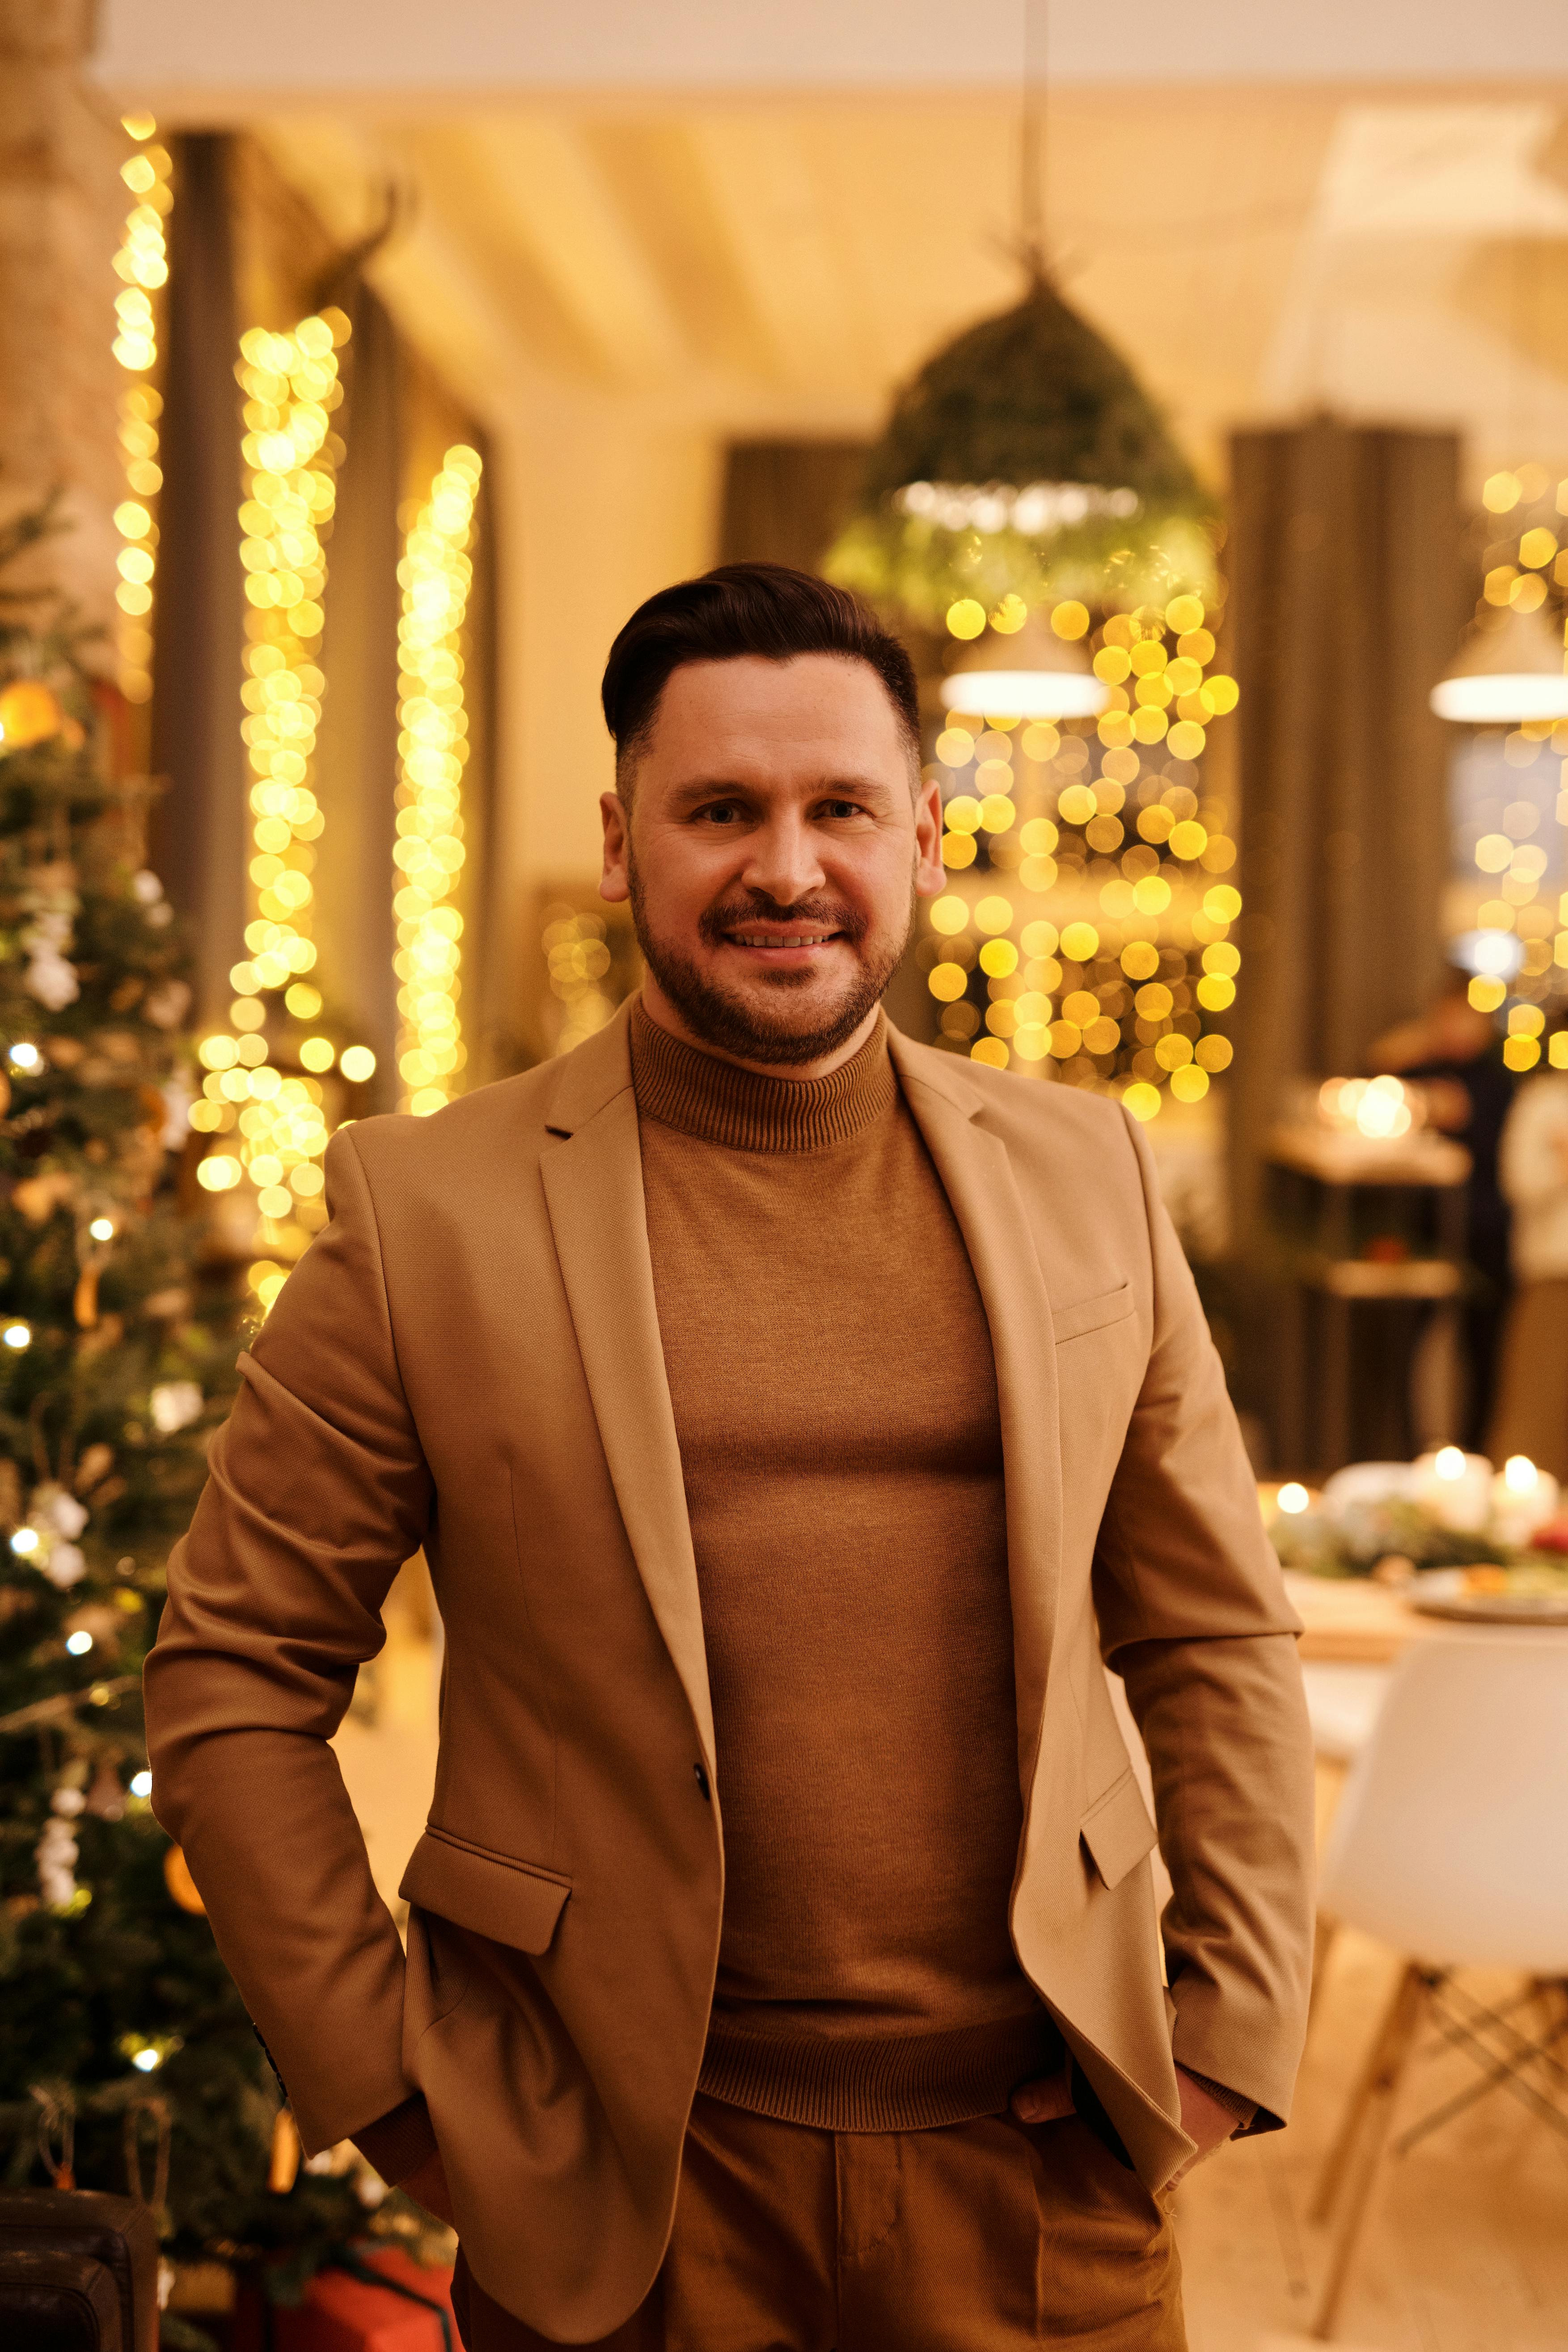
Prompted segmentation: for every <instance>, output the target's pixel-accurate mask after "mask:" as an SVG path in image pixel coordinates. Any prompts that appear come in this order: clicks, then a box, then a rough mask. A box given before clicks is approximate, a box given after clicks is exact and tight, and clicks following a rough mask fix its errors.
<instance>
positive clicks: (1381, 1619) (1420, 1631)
mask: <svg viewBox="0 0 1568 2352" xmlns="http://www.w3.org/2000/svg"><path fill="white" fill-rule="evenodd" d="M1285 1589H1286V1591H1287V1592H1288V1593H1289V1596H1290V1602H1291V1606H1292V1607H1293V1608H1294V1609H1295V1611H1296V1613H1297V1615H1298V1616H1299V1617H1300V1620H1301V1622H1302V1624H1303V1625H1304V1626H1305V1627H1306V1632H1305V1633H1303V1635H1302V1637H1301V1645H1300V1647H1301V1657H1302V1659H1303V1661H1307V1660H1311V1661H1313V1662H1315V1663H1317V1664H1321V1665H1357V1666H1387V1665H1392V1664H1393V1663H1394V1659H1395V1658H1397V1657H1398V1655H1399V1654H1400V1652H1401V1651H1402V1650H1404V1649H1405V1647H1406V1646H1407V1644H1408V1643H1411V1642H1419V1641H1426V1640H1427V1639H1428V1638H1429V1637H1430V1636H1431V1635H1432V1634H1434V1633H1458V1632H1460V1631H1466V1632H1468V1631H1469V1630H1470V1628H1469V1627H1468V1626H1464V1627H1461V1626H1460V1624H1459V1623H1458V1621H1457V1620H1455V1619H1454V1618H1451V1617H1429V1616H1427V1615H1426V1612H1425V1611H1423V1610H1420V1609H1413V1608H1412V1607H1411V1606H1410V1604H1409V1602H1408V1601H1406V1600H1405V1597H1404V1595H1403V1594H1402V1593H1400V1592H1398V1591H1395V1590H1394V1588H1393V1587H1392V1586H1390V1585H1386V1584H1374V1583H1373V1581H1372V1580H1371V1578H1370V1577H1338V1576H1309V1575H1307V1574H1306V1572H1305V1571H1304V1570H1300V1569H1289V1568H1288V1569H1287V1570H1286V1571H1285ZM1476 1629H1477V1630H1489V1631H1492V1632H1497V1631H1508V1632H1510V1633H1546V1634H1552V1635H1554V1636H1555V1638H1556V1639H1557V1640H1558V1641H1559V1642H1563V1643H1568V1628H1564V1627H1563V1626H1560V1625H1558V1626H1553V1625H1531V1624H1530V1623H1529V1622H1528V1621H1525V1620H1520V1621H1517V1622H1514V1623H1513V1624H1511V1625H1510V1626H1508V1627H1506V1628H1502V1627H1499V1626H1497V1625H1496V1624H1495V1623H1494V1624H1493V1625H1491V1626H1490V1627H1486V1626H1485V1625H1484V1624H1483V1622H1482V1621H1480V1620H1477V1621H1476Z"/></svg>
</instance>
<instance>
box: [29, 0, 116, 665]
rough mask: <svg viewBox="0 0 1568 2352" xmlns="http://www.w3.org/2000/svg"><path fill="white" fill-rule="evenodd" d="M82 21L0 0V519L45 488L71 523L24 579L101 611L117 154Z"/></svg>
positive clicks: (108, 589)
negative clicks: (60, 496) (90, 72)
mask: <svg viewBox="0 0 1568 2352" xmlns="http://www.w3.org/2000/svg"><path fill="white" fill-rule="evenodd" d="M91 18H92V9H91V5H90V0H0V519H4V518H5V517H8V516H10V515H12V514H14V513H16V511H17V509H20V508H25V507H28V506H33V505H36V504H37V502H38V501H39V499H42V498H43V497H45V496H46V495H47V493H48V491H49V490H50V489H52V488H56V487H57V486H58V488H60V489H61V490H62V491H63V492H64V494H65V509H66V513H67V515H68V519H69V520H70V523H71V525H72V528H71V529H70V530H67V531H65V532H63V533H62V534H61V535H60V536H59V537H58V538H56V539H54V540H52V541H48V542H47V543H46V544H45V545H44V546H42V547H40V548H38V549H37V550H36V551H34V553H33V555H32V556H31V557H30V558H29V559H28V560H29V563H30V565H31V567H32V573H33V576H34V577H36V578H38V579H40V580H44V581H47V582H48V583H50V584H56V585H59V586H62V587H65V588H67V589H68V591H69V592H70V593H71V594H72V595H73V596H74V597H75V598H76V599H77V601H78V602H79V604H80V606H81V607H82V609H83V612H84V613H85V614H86V615H87V616H88V617H89V618H91V619H93V620H95V621H102V622H104V623H106V624H107V623H109V622H110V619H111V616H112V614H113V609H114V607H113V595H114V586H115V570H114V559H115V554H116V551H117V548H118V544H119V542H118V540H117V538H116V535H115V531H114V527H113V523H112V520H111V518H112V515H113V511H114V509H115V506H116V505H117V503H118V502H119V500H120V499H122V498H123V497H124V495H125V488H124V475H123V472H122V470H121V457H120V450H119V446H118V442H117V439H116V423H117V419H116V408H115V404H116V400H117V397H118V394H119V393H120V391H121V386H122V385H123V383H124V382H125V378H124V376H123V374H122V373H121V369H120V368H119V367H118V366H117V365H116V363H115V362H114V359H113V357H112V355H111V352H110V345H111V343H112V341H113V337H114V327H115V321H114V297H115V294H116V293H117V291H118V290H119V280H118V279H117V278H115V276H114V273H113V270H112V268H111V267H110V262H111V257H112V256H113V254H114V251H115V249H116V247H117V246H118V243H119V239H120V228H121V222H122V221H123V218H124V215H125V212H126V209H127V205H128V204H129V201H130V199H129V197H128V194H127V192H126V189H125V187H124V186H123V184H122V183H121V178H120V166H121V163H122V161H123V160H124V158H125V156H126V154H127V152H129V151H128V144H127V142H126V139H125V136H124V134H123V132H122V131H121V128H120V123H119V121H118V118H117V116H116V114H115V112H114V110H113V109H112V106H111V105H110V102H109V100H106V99H104V98H102V97H101V96H100V95H99V94H98V93H96V92H94V91H92V90H90V89H89V88H88V87H87V85H86V84H85V82H84V79H83V77H82V64H83V60H84V58H85V56H86V53H87V49H88V47H89V39H90V33H91ZM104 663H105V667H110V647H109V643H108V641H107V640H106V642H105V646H104Z"/></svg>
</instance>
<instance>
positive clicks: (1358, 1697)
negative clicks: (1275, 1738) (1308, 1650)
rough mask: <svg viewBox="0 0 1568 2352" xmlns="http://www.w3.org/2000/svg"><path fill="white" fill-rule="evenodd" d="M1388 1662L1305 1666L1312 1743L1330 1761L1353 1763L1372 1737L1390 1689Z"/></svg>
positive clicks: (1308, 1664)
mask: <svg viewBox="0 0 1568 2352" xmlns="http://www.w3.org/2000/svg"><path fill="white" fill-rule="evenodd" d="M1388 1675H1389V1669H1388V1668H1387V1667H1386V1666H1366V1665H1353V1664H1347V1665H1338V1664H1319V1663H1318V1662H1317V1661H1316V1660H1314V1659H1310V1658H1309V1659H1308V1661H1307V1663H1306V1664H1304V1665H1303V1666H1302V1668H1301V1680H1302V1682H1303V1683H1304V1684H1305V1685H1306V1689H1307V1717H1308V1720H1309V1722H1310V1724H1311V1727H1312V1745H1313V1747H1314V1748H1316V1749H1317V1752H1318V1754H1319V1755H1320V1756H1321V1758H1322V1759H1323V1761H1324V1762H1325V1763H1327V1764H1353V1763H1354V1762H1355V1759H1356V1758H1357V1757H1358V1756H1359V1755H1360V1754H1361V1751H1362V1749H1363V1748H1364V1747H1365V1746H1366V1743H1367V1741H1368V1740H1369V1739H1370V1738H1371V1737H1372V1731H1373V1725H1374V1724H1375V1723H1376V1721H1377V1718H1378V1716H1379V1713H1380V1712H1381V1710H1382V1706H1383V1702H1384V1697H1385V1696H1386V1694H1387V1690H1388Z"/></svg>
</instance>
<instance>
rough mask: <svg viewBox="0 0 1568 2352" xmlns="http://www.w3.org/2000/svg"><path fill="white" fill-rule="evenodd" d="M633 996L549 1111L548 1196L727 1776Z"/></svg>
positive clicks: (675, 1655)
mask: <svg viewBox="0 0 1568 2352" xmlns="http://www.w3.org/2000/svg"><path fill="white" fill-rule="evenodd" d="M627 1020H628V1014H627V1012H626V1008H623V1009H622V1011H621V1013H619V1014H618V1015H617V1016H616V1019H615V1020H613V1021H611V1022H610V1023H609V1024H606V1026H605V1028H604V1029H602V1030H601V1031H600V1032H599V1033H598V1034H597V1035H596V1036H595V1037H592V1038H589V1039H588V1040H587V1041H586V1042H585V1043H584V1045H579V1046H578V1047H577V1048H576V1049H575V1051H574V1053H573V1054H571V1055H569V1056H568V1057H567V1059H566V1061H565V1063H564V1064H563V1069H562V1083H561V1086H560V1088H559V1090H558V1092H557V1094H556V1097H555V1099H554V1102H553V1103H552V1107H551V1109H550V1113H549V1116H548V1118H547V1121H546V1124H547V1125H548V1126H549V1128H550V1129H551V1131H552V1133H553V1134H555V1135H557V1136H558V1137H560V1138H561V1140H560V1141H559V1142H558V1143H556V1144H555V1145H553V1146H552V1148H550V1149H548V1150H546V1151H545V1152H544V1153H543V1155H542V1160H541V1168H542V1174H543V1181H544V1198H545V1202H546V1205H547V1207H548V1210H549V1213H550V1223H551V1230H552V1234H553V1235H554V1240H555V1250H556V1255H557V1257H558V1258H559V1260H560V1264H561V1273H562V1278H563V1282H564V1283H565V1286H566V1297H567V1300H568V1303H569V1304H570V1307H571V1309H572V1320H573V1324H574V1328H575V1330H576V1334H577V1346H578V1349H579V1351H580V1353H581V1355H582V1359H583V1369H584V1373H585V1374H586V1376H587V1381H588V1392H589V1394H590V1396H591V1397H592V1399H593V1403H594V1413H595V1419H596V1421H597V1422H598V1424H599V1437H600V1442H601V1444H603V1446H604V1449H605V1459H606V1461H607V1462H608V1464H609V1468H610V1477H611V1481H612V1483H613V1485H614V1486H615V1490H616V1501H617V1502H618V1504H619V1505H620V1510H621V1517H622V1519H623V1520H624V1521H625V1524H626V1535H627V1538H628V1539H629V1541H630V1543H631V1548H632V1552H633V1555H634V1557H635V1559H636V1560H637V1571H638V1573H639V1575H640V1576H641V1578H642V1580H643V1584H644V1587H645V1588H646V1590H647V1597H648V1601H649V1604H650V1606H651V1607H652V1610H653V1613H654V1616H655V1619H656V1620H657V1622H658V1629H659V1631H660V1633H662V1634H663V1636H664V1640H665V1643H666V1646H667V1647H668V1651H669V1654H670V1657H671V1658H672V1660H673V1661H674V1664H675V1669H676V1672H677V1673H678V1674H679V1676H680V1679H681V1683H682V1684H683V1685H684V1687H685V1691H686V1696H687V1699H688V1701H689V1705H690V1708H691V1713H692V1717H693V1719H694V1721H695V1723H696V1726H697V1730H698V1735H699V1738H700V1740H701V1742H702V1748H703V1753H704V1757H705V1759H706V1761H707V1765H708V1769H709V1772H710V1776H712V1778H713V1780H714V1784H715V1786H716V1785H717V1773H716V1771H715V1769H714V1753H713V1707H712V1701H711V1698H710V1694H709V1687H708V1656H707V1650H706V1647H705V1645H704V1642H703V1635H702V1610H701V1603H700V1598H699V1594H698V1587H697V1563H696V1559H695V1558H694V1556H693V1553H692V1549H691V1527H690V1521H689V1518H688V1516H687V1509H686V1487H685V1483H684V1480H683V1478H682V1475H681V1468H680V1448H679V1441H678V1439H677V1437H676V1433H675V1415H674V1412H673V1411H672V1409H671V1406H670V1402H669V1387H668V1381H667V1380H666V1378H665V1370H664V1348H663V1343H662V1341H661V1339H660V1337H659V1329H658V1307H657V1306H656V1303H655V1299H654V1288H653V1265H652V1261H651V1259H650V1258H649V1255H648V1246H647V1213H646V1210H645V1207H644V1202H643V1184H642V1153H641V1150H640V1148H639V1145H638V1141H637V1102H636V1099H635V1097H634V1096H633V1093H632V1074H631V1055H630V1052H629V1049H628V1046H627V1044H626V1027H627Z"/></svg>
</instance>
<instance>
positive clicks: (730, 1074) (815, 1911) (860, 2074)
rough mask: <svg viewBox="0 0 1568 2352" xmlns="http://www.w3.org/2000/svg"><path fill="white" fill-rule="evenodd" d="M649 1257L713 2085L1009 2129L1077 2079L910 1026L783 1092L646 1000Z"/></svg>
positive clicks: (779, 1081)
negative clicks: (716, 1846) (1029, 1900)
mask: <svg viewBox="0 0 1568 2352" xmlns="http://www.w3.org/2000/svg"><path fill="white" fill-rule="evenodd" d="M631 1045H632V1070H633V1078H634V1084H635V1087H636V1091H637V1113H638V1120H639V1128H640V1134H641V1141H642V1160H643V1181H644V1186H645V1190H646V1193H647V1231H648V1243H649V1247H650V1249H651V1252H652V1256H653V1276H654V1288H655V1293H656V1296H657V1298H658V1319H659V1329H660V1332H661V1335H662V1338H663V1342H664V1358H665V1366H666V1370H667V1372H668V1379H669V1391H670V1397H671V1401H672V1403H673V1405H674V1410H675V1425H676V1431H677V1434H678V1436H679V1442H680V1456H681V1464H682V1467H683V1470H684V1473H685V1481H686V1497H687V1505H688V1508H689V1514H690V1519H691V1534H692V1541H693V1545H694V1547H695V1550H696V1556H697V1574H698V1580H699V1584H700V1591H701V1599H702V1618H703V1624H704V1627H705V1630H706V1634H707V1643H708V1668H709V1675H710V1683H711V1686H712V1695H713V1715H714V1725H715V1731H716V1737H717V1748H718V1770H719V1796H720V1800H721V1808H722V1819H723V1829H724V1853H725V1864H726V1873H725V1891H724V1921H723V1932H722V1939H721V1947H720V1954H719V1979H718V1986H717V1990H716V1993H715V1997H714V2003H713V2018H712V2023H711V2027H710V2034H709V2042H708V2050H707V2055H706V2059H705V2062H704V2065H703V2070H702V2081H701V2087H702V2089H703V2090H704V2091H707V2092H709V2093H710V2094H711V2095H713V2096H715V2097H717V2098H721V2099H724V2100H728V2101H729V2102H730V2103H731V2105H736V2106H742V2107H748V2108H751V2109H752V2110H754V2111H756V2112H758V2113H761V2114H763V2115H771V2116H783V2117H785V2118H787V2119H789V2120H791V2121H795V2122H799V2123H807V2124H815V2125H817V2126H822V2127H825V2128H827V2129H835V2130H863V2131H897V2130H911V2129H915V2128H918V2127H921V2126H928V2125H936V2124H945V2123H956V2122H960V2121H962V2120H963V2119H965V2118H967V2117H970V2116H979V2115H988V2114H994V2113H995V2112H997V2111H999V2110H1000V2109H1002V2108H1003V2107H1005V2105H1006V2103H1007V2096H1008V2094H1009V2092H1010V2091H1012V2090H1013V2089H1014V2087H1015V2086H1016V2084H1019V2083H1021V2082H1024V2081H1026V2080H1027V2079H1028V2078H1029V2077H1030V2076H1031V2075H1034V2074H1039V2073H1042V2072H1044V2071H1047V2069H1048V2068H1050V2067H1052V2066H1054V2065H1056V2064H1058V2063H1060V2044H1059V2042H1058V2041H1057V2039H1056V2035H1055V2029H1054V2028H1053V2027H1052V2026H1051V2024H1050V2021H1049V2019H1048V2018H1047V2014H1046V2012H1045V2011H1044V2010H1043V2009H1042V2008H1041V2006H1040V2004H1039V2002H1038V2000H1037V1998H1036V1995H1035V1993H1034V1990H1033V1989H1032V1987H1031V1986H1030V1985H1029V1983H1028V1981H1027V1979H1026V1978H1025V1976H1024V1975H1023V1973H1022V1971H1021V1969H1019V1967H1018V1964H1017V1961H1016V1958H1015V1957H1014V1954H1013V1949H1012V1945H1011V1941H1010V1939H1009V1936H1008V1930H1007V1906H1008V1898H1009V1895H1010V1893H1011V1890H1012V1884H1013V1876H1014V1871H1015V1866H1016V1855H1017V1844H1018V1835H1019V1830H1020V1824H1021V1806H1020V1801H1019V1792H1018V1762H1017V1734H1016V1705H1015V1696H1014V1684H1013V1630H1012V1616H1011V1610H1010V1604H1009V1599H1008V1589H1007V1548H1006V1528H1005V1506H1004V1496H1003V1477H1002V1439H1001V1426H1000V1420H999V1415H998V1410H997V1401H996V1376H995V1369H994V1361H993V1357H992V1349H991V1339H990V1333H989V1331H988V1329H987V1328H986V1321H985V1313H984V1307H983V1306H982V1304H981V1299H980V1294H979V1292H978V1290H977V1288H976V1286H975V1282H974V1276H973V1272H972V1270H971V1267H970V1264H969V1258H968V1255H967V1253H966V1251H965V1249H964V1245H963V1238H962V1236H961V1235H960V1233H959V1230H958V1226H957V1223H956V1222H955V1220H954V1217H953V1214H952V1209H951V1208H950V1206H949V1205H948V1201H947V1196H946V1194H945V1193H944V1192H943V1191H942V1185H941V1182H940V1181H939V1180H938V1177H937V1173H936V1171H935V1169H934V1168H933V1166H932V1165H931V1159H930V1156H929V1154H928V1153H927V1151H926V1149H925V1146H924V1143H923V1142H922V1140H921V1134H920V1130H919V1129H918V1128H917V1127H916V1125H915V1123H914V1120H913V1118H911V1117H910V1111H909V1109H908V1107H907V1106H906V1104H905V1103H904V1100H903V1098H902V1096H901V1095H900V1090H899V1085H898V1080H897V1077H896V1076H895V1074H894V1070H893V1067H892V1064H891V1061H890V1060H889V1054H888V1044H887V1032H886V1028H885V1026H884V1025H883V1024H880V1023H879V1024H878V1027H877V1030H876V1032H875V1033H874V1034H873V1035H872V1036H871V1037H870V1039H869V1040H868V1042H867V1044H866V1045H864V1046H862V1047H861V1049H860V1051H859V1052H858V1054H857V1055H855V1056H854V1058H853V1060H851V1061H850V1062H848V1063H847V1065H846V1066H844V1068H842V1069H840V1070H837V1071H835V1072H834V1074H833V1075H832V1076H830V1077H826V1078H813V1079H800V1078H785V1077H772V1076H765V1077H764V1076H756V1075H754V1074H753V1073H752V1072H750V1071H746V1070H742V1069H739V1068H737V1067H736V1066H734V1065H733V1064H732V1063H728V1062H722V1061H720V1060H718V1059H717V1058H716V1057H714V1056H713V1055H709V1054H703V1053H700V1052H699V1051H697V1050H696V1049H695V1048H694V1047H692V1046H690V1045H685V1044H683V1043H682V1042H681V1041H680V1040H679V1039H678V1038H676V1037H674V1036H672V1035H670V1034H669V1033H668V1031H666V1030H663V1029H660V1028H658V1027H657V1026H656V1025H655V1024H654V1023H653V1022H651V1021H650V1020H649V1019H648V1017H647V1014H646V1013H644V1012H643V1010H642V1007H641V1005H640V1003H639V1004H638V1005H637V1007H636V1008H635V1009H634V1012H633V1015H632V1030H631Z"/></svg>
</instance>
